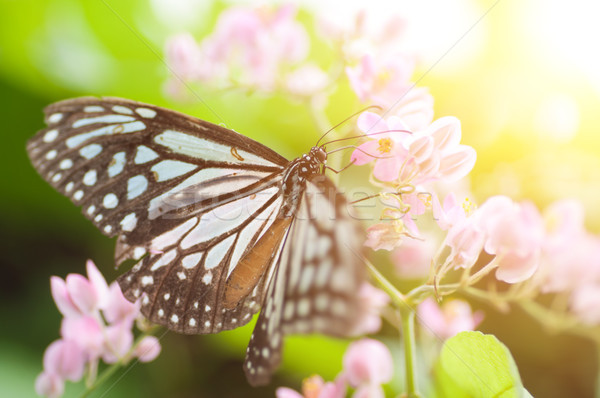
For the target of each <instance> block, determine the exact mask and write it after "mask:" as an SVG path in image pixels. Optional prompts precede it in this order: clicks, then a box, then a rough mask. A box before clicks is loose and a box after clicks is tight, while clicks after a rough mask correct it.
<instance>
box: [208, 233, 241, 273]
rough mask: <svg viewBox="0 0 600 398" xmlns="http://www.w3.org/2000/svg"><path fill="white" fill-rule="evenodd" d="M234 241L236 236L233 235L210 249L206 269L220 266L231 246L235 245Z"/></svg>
mask: <svg viewBox="0 0 600 398" xmlns="http://www.w3.org/2000/svg"><path fill="white" fill-rule="evenodd" d="M234 240H235V235H231V236H230V237H229V238H227V239H225V240H224V241H222V242H221V243H219V244H217V245H216V246H215V247H213V248H212V249H210V251H209V252H208V254H207V255H206V260H205V261H204V268H206V269H212V268H215V267H216V266H218V265H219V264H220V263H221V261H223V258H224V257H225V254H226V253H227V251H228V250H229V249H230V248H231V245H233V241H234Z"/></svg>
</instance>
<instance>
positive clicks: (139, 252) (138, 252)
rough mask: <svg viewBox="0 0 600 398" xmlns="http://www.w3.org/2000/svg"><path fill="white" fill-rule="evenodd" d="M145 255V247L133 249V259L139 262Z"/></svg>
mask: <svg viewBox="0 0 600 398" xmlns="http://www.w3.org/2000/svg"><path fill="white" fill-rule="evenodd" d="M144 254H146V249H145V248H143V247H136V248H135V249H133V258H134V259H135V260H139V259H140V258H142V256H143V255H144Z"/></svg>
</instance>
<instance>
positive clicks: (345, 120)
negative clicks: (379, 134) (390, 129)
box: [315, 105, 382, 146]
mask: <svg viewBox="0 0 600 398" xmlns="http://www.w3.org/2000/svg"><path fill="white" fill-rule="evenodd" d="M373 108H377V109H379V110H381V109H382V108H381V107H380V106H379V105H371V106H367V107H366V108H363V109H361V110H359V111H358V112H354V113H353V114H352V115H350V116H348V117H347V118H345V119H344V120H342V121H341V122H339V123H338V124H336V125H335V126H333V127H332V128H330V129H329V130H327V131H326V132H325V134H323V135H322V136H321V138H319V141H317V145H315V146H319V142H321V140H322V139H323V138H325V136H326V135H327V134H329V133H331V132H332V131H333V130H335V129H336V128H338V127H340V126H341V125H342V124H344V123H346V122H347V121H348V120H350V119H352V118H353V117H355V116H356V115H359V114H361V113H363V112H366V111H368V110H369V109H373Z"/></svg>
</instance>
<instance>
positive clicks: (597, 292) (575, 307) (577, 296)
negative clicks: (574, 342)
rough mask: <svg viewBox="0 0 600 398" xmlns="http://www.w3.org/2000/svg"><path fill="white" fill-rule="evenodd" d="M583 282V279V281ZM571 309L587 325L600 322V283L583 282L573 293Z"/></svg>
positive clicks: (594, 324)
mask: <svg viewBox="0 0 600 398" xmlns="http://www.w3.org/2000/svg"><path fill="white" fill-rule="evenodd" d="M582 282H583V281H582ZM570 307H571V311H573V313H575V315H577V317H578V318H579V319H580V320H581V322H583V323H584V324H586V325H589V326H596V325H599V324H600V283H596V284H593V283H589V282H588V283H582V285H581V286H579V287H577V288H576V289H575V290H574V291H573V294H572V295H571V302H570Z"/></svg>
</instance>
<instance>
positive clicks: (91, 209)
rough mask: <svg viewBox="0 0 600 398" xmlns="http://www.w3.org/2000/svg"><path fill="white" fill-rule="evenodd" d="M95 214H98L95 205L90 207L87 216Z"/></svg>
mask: <svg viewBox="0 0 600 398" xmlns="http://www.w3.org/2000/svg"><path fill="white" fill-rule="evenodd" d="M95 212H96V206H94V205H91V206H90V207H88V209H87V214H89V215H90V216H91V215H92V214H94V213H95Z"/></svg>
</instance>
